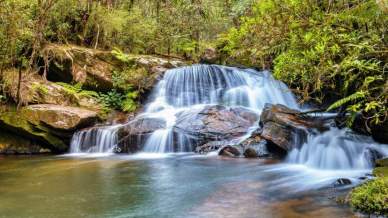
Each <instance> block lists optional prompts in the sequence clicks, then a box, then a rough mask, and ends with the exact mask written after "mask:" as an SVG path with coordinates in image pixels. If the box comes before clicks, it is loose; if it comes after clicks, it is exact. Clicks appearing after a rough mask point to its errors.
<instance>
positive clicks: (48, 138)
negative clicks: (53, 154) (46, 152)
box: [0, 111, 67, 151]
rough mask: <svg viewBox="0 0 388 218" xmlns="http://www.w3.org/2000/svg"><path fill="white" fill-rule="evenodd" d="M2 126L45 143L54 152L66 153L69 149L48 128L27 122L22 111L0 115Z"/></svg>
mask: <svg viewBox="0 0 388 218" xmlns="http://www.w3.org/2000/svg"><path fill="white" fill-rule="evenodd" d="M0 124H2V127H3V128H5V129H7V130H8V131H11V132H15V133H17V134H21V135H25V136H26V137H29V138H32V139H35V140H38V141H41V142H44V143H45V144H48V145H50V146H52V148H53V150H56V151H65V150H66V149H67V145H66V144H65V143H64V142H63V141H62V140H61V139H59V138H58V137H56V136H54V135H52V134H51V133H50V132H48V130H47V128H46V127H44V126H42V125H41V124H40V123H38V122H34V121H33V120H32V121H31V120H30V121H29V120H27V118H25V117H24V116H23V112H22V111H19V112H16V111H8V112H3V113H0Z"/></svg>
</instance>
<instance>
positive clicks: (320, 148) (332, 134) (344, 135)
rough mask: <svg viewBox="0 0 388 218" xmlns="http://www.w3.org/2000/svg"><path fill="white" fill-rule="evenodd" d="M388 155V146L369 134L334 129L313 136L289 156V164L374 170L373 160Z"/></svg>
mask: <svg viewBox="0 0 388 218" xmlns="http://www.w3.org/2000/svg"><path fill="white" fill-rule="evenodd" d="M379 155H382V156H387V155H388V148H387V146H386V145H381V144H376V143H375V142H374V141H373V140H371V139H370V138H369V137H365V136H360V135H355V134H353V133H352V132H351V131H350V130H348V129H341V130H340V129H337V128H331V129H330V130H329V131H327V132H324V133H322V134H319V135H310V136H309V137H308V140H307V142H306V143H305V144H304V145H302V146H301V147H300V148H299V149H294V150H293V151H291V152H290V154H289V155H288V159H287V161H288V162H289V163H296V164H303V165H306V166H309V167H312V168H316V169H328V170H340V169H344V170H347V169H359V170H360V169H370V168H372V167H373V160H374V159H376V158H381V157H379Z"/></svg>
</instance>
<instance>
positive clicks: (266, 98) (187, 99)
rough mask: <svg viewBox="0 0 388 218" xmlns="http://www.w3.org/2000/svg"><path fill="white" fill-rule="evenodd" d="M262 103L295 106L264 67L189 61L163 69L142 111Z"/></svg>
mask: <svg viewBox="0 0 388 218" xmlns="http://www.w3.org/2000/svg"><path fill="white" fill-rule="evenodd" d="M265 103H274V104H275V103H278V104H284V105H287V106H288V107H290V108H298V104H297V103H296V100H295V97H294V96H293V94H292V92H291V91H290V90H289V89H288V87H287V86H286V85H285V84H284V83H282V82H280V81H277V80H275V79H273V77H272V75H271V74H270V73H269V72H268V71H261V72H258V71H255V70H253V69H240V68H235V67H226V66H218V65H193V66H188V67H182V68H177V69H172V70H169V71H167V72H166V74H165V76H164V78H163V80H161V81H160V82H159V84H158V85H157V86H156V89H155V90H154V94H153V97H152V101H151V102H150V103H149V104H148V105H147V106H146V112H148V113H154V112H158V111H162V110H170V109H172V110H174V111H177V110H178V109H179V108H189V107H192V106H195V105H204V104H221V105H228V106H244V107H248V108H250V109H253V110H261V109H263V107H264V104H265Z"/></svg>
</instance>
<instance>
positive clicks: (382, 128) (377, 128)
mask: <svg viewBox="0 0 388 218" xmlns="http://www.w3.org/2000/svg"><path fill="white" fill-rule="evenodd" d="M371 131H372V137H373V139H374V140H376V141H377V142H380V143H384V144H388V121H385V122H383V123H381V124H379V125H374V126H372V128H371Z"/></svg>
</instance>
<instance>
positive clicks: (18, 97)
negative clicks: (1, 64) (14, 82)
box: [16, 66, 22, 109]
mask: <svg viewBox="0 0 388 218" xmlns="http://www.w3.org/2000/svg"><path fill="white" fill-rule="evenodd" d="M21 84H22V67H21V66H19V77H18V90H17V94H16V95H17V108H18V109H19V107H20V106H21V102H22V99H21V97H22V96H21V92H20V89H21Z"/></svg>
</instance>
